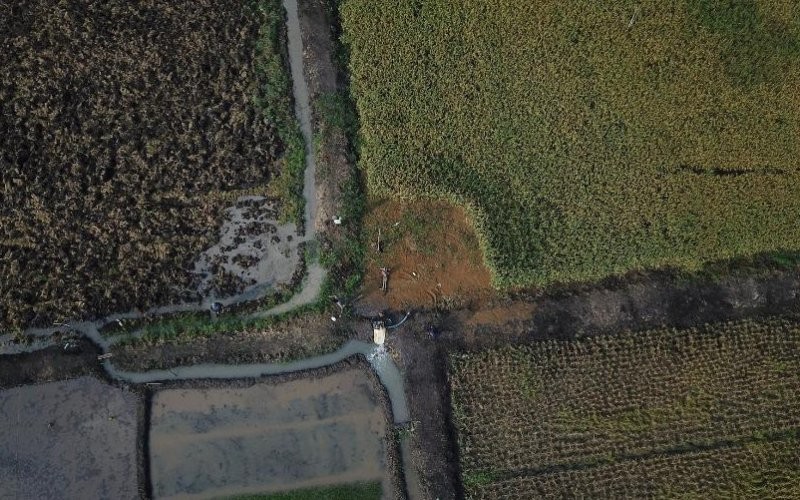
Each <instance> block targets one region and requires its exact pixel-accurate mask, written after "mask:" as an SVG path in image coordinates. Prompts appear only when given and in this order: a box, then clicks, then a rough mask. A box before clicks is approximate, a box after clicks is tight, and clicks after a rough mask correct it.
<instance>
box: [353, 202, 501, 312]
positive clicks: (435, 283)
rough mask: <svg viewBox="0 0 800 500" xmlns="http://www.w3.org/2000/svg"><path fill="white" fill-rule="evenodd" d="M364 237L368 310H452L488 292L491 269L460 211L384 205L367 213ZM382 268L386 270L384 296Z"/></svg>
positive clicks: (430, 205) (435, 205)
mask: <svg viewBox="0 0 800 500" xmlns="http://www.w3.org/2000/svg"><path fill="white" fill-rule="evenodd" d="M378 230H380V233H381V238H380V240H381V247H382V251H381V252H379V251H378V249H377V242H378ZM365 234H366V236H367V238H368V239H369V245H368V250H367V252H368V253H367V259H366V262H367V264H366V277H365V278H364V299H363V304H364V307H365V308H367V309H370V308H379V309H407V308H413V307H436V306H443V305H456V304H461V303H463V302H464V301H467V300H469V299H472V298H476V297H479V296H483V295H486V294H488V293H491V283H490V280H491V276H490V275H489V270H488V269H487V268H486V267H485V266H484V265H483V257H482V255H481V251H480V248H479V246H478V240H477V238H476V237H475V232H474V230H473V228H472V226H471V224H470V223H469V221H468V220H467V217H466V214H465V213H464V211H463V210H461V209H460V208H456V207H454V206H452V205H450V204H447V203H442V202H433V203H431V202H411V203H402V202H397V201H382V202H379V203H378V204H377V205H375V206H373V207H372V209H371V210H370V211H369V213H368V214H367V217H366V220H365ZM381 267H387V268H389V281H388V290H387V292H386V293H385V294H384V293H383V291H382V290H381V271H380V268H381Z"/></svg>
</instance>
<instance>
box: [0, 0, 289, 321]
mask: <svg viewBox="0 0 800 500" xmlns="http://www.w3.org/2000/svg"><path fill="white" fill-rule="evenodd" d="M0 10H2V13H0V18H2V20H1V21H0V44H2V45H3V49H2V50H0V331H5V330H6V329H7V328H8V327H24V326H28V325H31V324H37V325H42V324H49V323H50V322H52V321H54V320H56V319H66V318H74V317H78V316H83V315H84V314H87V313H96V314H101V313H103V312H112V311H126V310H129V309H131V308H133V307H147V306H152V305H156V304H163V303H165V302H169V301H172V300H177V299H184V300H189V299H192V298H196V297H193V296H192V294H191V289H192V288H193V287H192V283H193V276H192V275H191V274H190V273H189V272H188V271H189V270H191V269H192V262H193V260H194V259H195V258H196V257H197V255H198V254H199V253H200V252H201V251H202V250H204V249H205V248H207V247H208V246H210V244H211V242H212V241H213V239H214V237H215V236H216V233H217V230H218V227H219V224H220V222H221V219H222V216H223V212H222V210H223V209H224V208H225V206H226V205H230V204H231V201H233V200H235V199H236V197H237V193H248V194H270V195H275V196H283V197H284V198H286V199H287V200H288V197H287V196H285V195H286V194H287V193H289V192H291V191H292V186H289V183H288V181H287V180H286V179H287V177H286V176H285V175H284V174H285V173H286V172H288V171H289V169H288V168H287V166H286V158H288V157H289V155H290V153H291V152H292V151H294V150H297V151H299V152H300V155H301V156H302V145H300V147H299V149H298V148H297V147H295V145H294V141H293V140H292V136H291V134H287V133H286V131H287V130H290V129H291V127H293V126H295V125H294V122H293V115H292V110H291V106H290V96H289V94H288V91H289V80H288V76H287V75H286V72H285V71H284V68H283V63H282V60H281V46H282V45H281V40H282V38H281V32H282V31H281V29H282V28H281V23H282V20H283V16H282V10H281V7H280V2H279V1H277V0H262V1H259V2H256V1H251V0H240V1H227V0H200V1H195V0H178V1H175V0H155V1H149V2H128V1H121V0H112V1H100V0H87V1H79V2H50V1H44V0H11V1H10V2H4V3H3V6H2V7H1V8H0ZM292 148H293V149H292ZM290 150H291V151H290ZM295 156H296V154H295ZM300 162H302V159H301V160H300ZM301 168H302V167H301ZM268 184H269V186H270V187H272V188H273V189H271V190H270V189H268ZM276 186H279V187H282V188H285V189H283V191H281V190H280V189H277V188H275V187H276ZM288 205H290V210H291V211H293V212H294V211H295V210H294V205H296V203H295V204H293V203H291V200H289V203H288ZM298 213H299V212H298ZM289 215H290V216H292V215H293V213H292V214H289Z"/></svg>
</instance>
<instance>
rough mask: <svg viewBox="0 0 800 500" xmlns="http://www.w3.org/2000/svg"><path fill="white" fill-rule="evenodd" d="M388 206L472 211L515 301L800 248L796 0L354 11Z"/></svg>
mask: <svg viewBox="0 0 800 500" xmlns="http://www.w3.org/2000/svg"><path fill="white" fill-rule="evenodd" d="M341 15H342V21H343V27H344V38H345V41H346V42H347V43H348V44H349V47H350V66H351V68H350V69H351V75H352V86H353V93H354V96H355V99H356V103H357V108H358V112H359V114H360V120H361V137H360V145H361V160H360V161H361V166H362V167H363V168H364V169H365V171H366V174H367V184H368V188H369V190H370V192H371V194H372V195H375V196H396V197H401V198H431V197H432V198H447V199H451V200H453V201H455V202H457V203H459V204H462V205H464V206H466V207H467V209H468V211H469V212H470V213H471V215H472V217H473V220H474V223H475V226H476V229H477V231H478V235H479V238H480V241H481V245H482V248H483V251H484V254H485V258H486V260H487V263H488V264H489V267H490V268H491V270H492V273H493V279H494V282H495V284H496V285H499V286H520V285H539V286H541V285H547V284H550V283H554V282H570V281H579V280H591V279H597V278H600V277H603V276H607V275H610V274H621V273H624V272H626V271H629V270H634V269H644V268H654V267H661V266H678V267H682V268H686V269H690V270H691V269H697V268H699V267H701V266H702V265H703V264H704V263H707V262H710V261H716V260H724V259H731V258H736V257H740V256H750V255H754V254H760V253H769V252H782V251H791V250H797V249H798V248H800V225H798V224H797V220H798V215H800V174H799V173H798V157H800V154H798V153H800V141H799V140H798V139H800V113H798V111H800V92H798V91H797V89H798V88H800V4H798V3H797V2H795V1H794V0H753V1H747V0H742V1H738V2H729V1H722V0H680V1H677V2H663V1H660V0H615V1H613V2H597V1H590V0H539V1H536V2H518V1H516V2H512V1H507V0H504V1H498V2H486V1H485V0H430V1H424V2H422V1H419V0H416V1H409V0H344V1H343V2H342V6H341Z"/></svg>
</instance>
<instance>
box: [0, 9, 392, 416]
mask: <svg viewBox="0 0 800 500" xmlns="http://www.w3.org/2000/svg"><path fill="white" fill-rule="evenodd" d="M284 8H285V9H286V13H287V18H286V19H287V35H288V36H287V38H288V53H289V63H290V70H291V74H292V92H293V96H294V102H295V113H296V115H297V120H298V122H299V124H300V130H301V132H302V135H303V139H304V142H305V161H306V168H305V174H304V187H303V196H304V198H305V210H304V218H305V234H302V235H301V234H298V235H297V237H296V238H295V241H299V242H309V241H313V240H314V239H315V236H316V233H315V223H314V221H315V218H316V210H317V199H316V190H315V179H316V159H315V155H314V154H313V149H312V144H313V130H312V125H311V104H310V101H309V90H308V85H307V83H306V80H305V78H304V76H303V75H304V69H303V65H304V62H303V44H302V34H301V31H300V21H299V18H298V10H297V0H284ZM324 279H325V270H324V269H323V268H322V266H321V265H320V264H319V263H318V262H316V261H312V262H309V263H307V269H306V273H305V279H304V281H303V285H302V288H301V290H300V291H299V292H298V293H296V294H295V295H294V296H293V297H292V298H291V299H290V300H289V301H287V302H285V303H283V304H279V305H277V306H275V307H272V308H271V309H268V310H265V311H259V312H256V313H252V314H251V315H250V316H251V317H257V318H263V317H267V316H270V315H276V314H281V313H285V312H288V311H291V310H293V309H295V308H298V307H301V306H304V305H307V304H310V303H312V302H314V301H315V300H316V299H317V297H318V295H319V293H320V290H321V286H322V282H323V281H324ZM254 288H255V289H257V290H260V293H259V294H254V293H253V290H252V289H250V290H247V291H245V292H243V293H241V294H238V295H234V296H231V297H225V298H216V297H213V296H209V297H206V298H205V299H204V300H203V301H202V302H200V303H182V304H173V305H167V306H162V307H157V308H153V309H151V310H149V311H146V312H136V311H131V312H127V313H121V314H112V315H109V316H106V317H105V318H102V319H99V320H96V321H74V322H69V323H68V326H69V328H71V329H72V330H75V331H77V332H79V333H81V334H83V335H84V336H86V337H87V338H89V339H91V340H92V341H93V342H94V343H95V344H97V345H98V346H99V347H100V349H101V350H102V351H103V352H108V351H109V349H110V348H111V346H113V345H114V344H116V343H117V342H119V341H121V340H122V339H123V337H122V336H119V337H111V338H105V337H103V336H102V335H101V334H100V330H101V329H102V328H103V327H104V326H106V325H109V324H112V323H115V322H118V321H121V320H135V319H139V318H144V317H153V316H160V315H167V314H174V313H181V312H204V311H208V310H209V306H210V305H211V303H212V302H214V301H218V302H220V303H222V304H223V305H232V304H237V303H241V302H245V301H248V300H254V299H256V298H260V297H261V296H263V295H264V294H265V293H267V292H268V290H267V289H265V287H264V283H257V284H256V286H255V287H254ZM61 330H63V325H60V326H54V327H50V328H31V329H29V330H27V331H26V332H25V333H26V334H29V335H31V336H32V337H33V338H34V339H35V340H34V341H33V342H32V343H31V344H29V345H21V344H16V343H14V342H12V341H11V336H10V335H3V336H0V355H10V354H17V353H21V352H32V351H36V350H39V349H43V348H46V347H49V346H51V345H53V344H54V342H53V340H52V339H51V337H52V336H53V334H54V333H56V332H58V331H61ZM132 335H134V336H136V335H137V334H136V332H134V333H133V334H132ZM356 354H361V355H364V356H365V357H366V358H367V360H368V361H369V362H370V364H371V365H372V367H373V369H374V370H375V372H376V373H377V374H378V376H379V377H380V380H381V382H382V383H383V385H384V386H385V387H386V390H387V391H388V393H389V396H390V398H391V401H392V409H393V413H394V419H395V422H397V423H401V422H406V421H407V420H408V409H407V407H406V402H405V396H404V393H403V381H402V377H401V375H400V372H399V370H398V369H397V367H396V366H395V365H394V363H393V362H392V360H391V358H390V357H389V356H388V355H386V353H385V352H383V351H382V350H381V348H379V347H378V346H375V345H372V344H368V343H365V342H359V341H355V340H352V341H350V342H348V343H347V344H345V345H344V346H342V347H341V348H340V349H338V350H337V351H335V352H332V353H329V354H325V355H322V356H316V357H313V358H308V359H302V360H298V361H294V362H291V363H261V364H246V365H219V364H215V365H194V366H183V367H177V368H174V369H171V370H153V371H148V372H125V371H121V370H118V369H116V368H115V367H114V363H113V360H112V359H108V360H106V361H105V362H104V367H105V370H106V371H107V372H108V374H109V375H110V376H111V377H112V378H114V379H117V380H121V381H125V382H131V383H147V382H157V381H165V380H188V379H196V378H202V379H236V378H245V377H258V376H261V375H270V374H281V373H289V372H294V371H302V370H308V369H312V368H320V367H323V366H326V365H331V364H334V363H338V362H339V361H342V360H344V359H346V358H348V357H350V356H353V355H356Z"/></svg>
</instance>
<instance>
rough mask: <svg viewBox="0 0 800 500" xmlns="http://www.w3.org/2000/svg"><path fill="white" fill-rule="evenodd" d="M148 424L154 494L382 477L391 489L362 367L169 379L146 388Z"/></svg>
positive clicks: (379, 412) (210, 493)
mask: <svg viewBox="0 0 800 500" xmlns="http://www.w3.org/2000/svg"><path fill="white" fill-rule="evenodd" d="M198 384H199V385H198ZM203 384H205V386H203ZM150 423H151V427H150V434H149V450H150V457H151V462H150V472H151V481H152V493H153V496H154V497H155V498H215V497H225V496H232V495H240V494H258V493H268V492H277V491H288V490H295V489H301V488H309V487H319V486H326V485H334V484H351V483H359V482H382V483H383V492H384V497H390V496H393V495H391V493H390V492H391V491H392V480H391V477H390V472H389V469H390V467H387V444H386V443H387V441H386V435H387V429H388V427H387V414H386V412H385V410H384V408H383V407H382V403H381V398H380V395H379V394H378V392H377V391H376V390H375V386H374V381H373V380H371V379H370V378H369V377H368V376H367V374H366V372H365V371H364V370H360V369H355V368H352V367H350V368H345V369H343V370H341V371H336V372H334V373H330V374H326V375H321V376H311V377H308V378H297V379H293V380H289V381H285V382H281V383H276V382H275V380H274V379H266V380H261V381H250V382H246V381H240V382H235V383H231V382H226V383H225V385H220V384H215V383H213V382H210V381H206V382H202V381H201V382H193V383H192V385H191V386H176V387H169V388H165V389H163V390H159V391H158V392H156V393H155V394H154V395H153V397H152V404H151V416H150Z"/></svg>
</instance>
